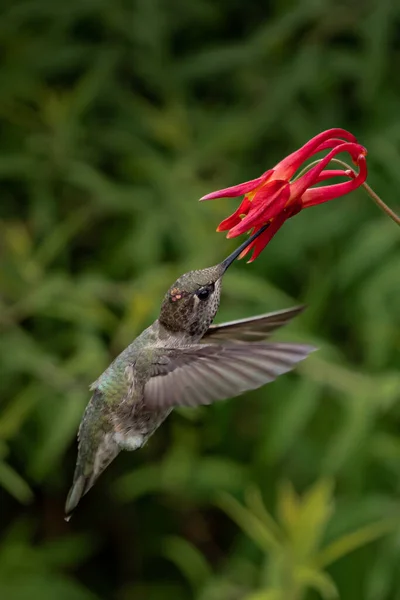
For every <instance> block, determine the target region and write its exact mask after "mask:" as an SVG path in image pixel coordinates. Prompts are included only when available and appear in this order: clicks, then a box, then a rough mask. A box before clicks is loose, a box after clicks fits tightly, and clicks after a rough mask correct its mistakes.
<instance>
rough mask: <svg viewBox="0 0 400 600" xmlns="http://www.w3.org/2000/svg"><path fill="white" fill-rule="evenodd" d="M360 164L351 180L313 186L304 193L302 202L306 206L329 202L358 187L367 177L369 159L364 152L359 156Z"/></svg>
mask: <svg viewBox="0 0 400 600" xmlns="http://www.w3.org/2000/svg"><path fill="white" fill-rule="evenodd" d="M358 165H359V167H360V170H359V172H358V173H357V175H356V176H355V177H354V178H352V179H350V181H344V182H343V183H335V184H333V185H325V186H323V187H319V188H312V189H311V190H307V191H306V192H305V193H304V194H303V195H302V204H303V207H304V208H309V207H310V206H315V205H316V204H322V202H328V200H333V199H334V198H337V197H338V196H344V195H345V194H348V193H349V192H352V191H353V190H355V189H357V188H358V187H360V185H362V184H363V183H364V181H365V180H366V178H367V174H368V170H367V161H366V158H365V156H364V155H363V154H362V155H360V156H359V158H358Z"/></svg>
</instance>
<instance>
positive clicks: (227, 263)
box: [221, 223, 269, 272]
mask: <svg viewBox="0 0 400 600" xmlns="http://www.w3.org/2000/svg"><path fill="white" fill-rule="evenodd" d="M267 227H269V223H267V224H266V225H264V226H263V227H261V229H260V230H259V231H257V233H253V235H252V236H250V237H249V239H247V240H246V241H245V242H243V244H241V245H240V246H239V248H236V250H234V251H233V252H232V254H230V255H229V256H228V257H227V258H226V259H225V260H223V261H222V263H221V267H222V268H223V269H224V272H225V271H226V269H227V268H228V267H230V266H231V264H232V263H233V262H234V261H235V260H236V259H237V257H238V256H239V255H240V254H241V253H242V252H243V250H245V249H246V248H247V246H249V245H250V244H251V243H252V242H254V240H256V239H257V238H258V236H259V235H261V234H262V233H263V232H264V231H265V230H266V229H267Z"/></svg>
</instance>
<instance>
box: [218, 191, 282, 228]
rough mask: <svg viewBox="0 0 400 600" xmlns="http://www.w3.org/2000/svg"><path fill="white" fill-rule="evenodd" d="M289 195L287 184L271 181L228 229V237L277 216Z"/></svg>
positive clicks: (260, 224)
mask: <svg viewBox="0 0 400 600" xmlns="http://www.w3.org/2000/svg"><path fill="white" fill-rule="evenodd" d="M289 195H290V187H289V184H287V183H285V182H283V181H271V182H270V184H267V185H266V186H265V187H263V188H262V189H261V190H260V191H259V192H258V193H257V195H256V196H255V197H254V201H253V202H252V206H251V208H250V210H249V213H248V215H247V217H245V218H244V219H242V221H241V222H240V223H239V224H238V225H235V227H233V228H232V229H231V230H230V232H229V234H228V237H236V236H237V235H240V234H242V233H245V232H246V231H249V229H251V228H252V227H258V226H262V225H264V224H265V223H268V221H270V220H271V219H274V218H275V217H277V216H278V215H279V214H280V213H281V212H282V211H283V209H284V208H285V205H286V203H287V201H288V199H289ZM256 198H257V202H256V201H255V200H256Z"/></svg>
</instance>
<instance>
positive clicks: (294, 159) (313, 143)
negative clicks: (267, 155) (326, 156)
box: [274, 129, 357, 179]
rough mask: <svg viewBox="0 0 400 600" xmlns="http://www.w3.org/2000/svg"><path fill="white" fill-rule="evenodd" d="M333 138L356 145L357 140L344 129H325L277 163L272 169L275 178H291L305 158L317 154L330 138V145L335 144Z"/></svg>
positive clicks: (335, 140) (335, 141)
mask: <svg viewBox="0 0 400 600" xmlns="http://www.w3.org/2000/svg"><path fill="white" fill-rule="evenodd" d="M335 136H340V137H341V138H344V140H346V141H347V142H352V143H357V139H356V138H355V137H354V135H353V134H352V133H350V132H349V131H346V130H345V129H327V130H326V131H323V132H322V133H319V134H318V135H316V136H315V137H313V138H312V139H311V140H310V141H309V142H307V143H306V144H304V146H302V147H301V148H299V149H298V150H296V152H292V154H289V156H287V157H286V158H284V159H283V160H282V161H281V162H280V163H278V164H277V165H276V167H275V169H274V171H275V173H276V176H277V177H279V179H290V178H291V177H293V175H294V174H295V173H296V171H297V169H298V168H299V167H300V165H302V164H303V162H304V161H305V160H306V159H307V158H310V156H312V155H313V154H315V153H316V152H319V151H320V150H319V149H318V148H320V147H321V146H322V147H323V144H326V143H327V140H330V139H331V138H332V142H331V143H335V144H337V143H338V140H337V139H336V138H335ZM325 147H330V146H325Z"/></svg>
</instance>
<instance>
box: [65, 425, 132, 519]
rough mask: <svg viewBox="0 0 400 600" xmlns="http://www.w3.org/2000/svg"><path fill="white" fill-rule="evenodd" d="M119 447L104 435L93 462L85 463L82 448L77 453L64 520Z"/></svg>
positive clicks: (114, 455) (69, 515) (111, 459)
mask: <svg viewBox="0 0 400 600" xmlns="http://www.w3.org/2000/svg"><path fill="white" fill-rule="evenodd" d="M119 452H120V447H119V446H118V444H117V443H116V442H115V440H114V439H113V437H112V436H111V435H105V436H104V437H103V439H102V441H101V443H100V444H99V446H98V447H97V449H96V451H95V454H94V456H93V462H91V461H90V462H89V464H88V462H86V461H85V460H84V457H85V455H84V454H83V455H82V446H81V447H80V448H79V451H78V462H77V465H76V469H75V474H74V482H73V484H72V487H71V489H70V491H69V494H68V497H67V501H66V503H65V518H66V520H67V521H69V520H70V518H71V513H72V512H73V511H74V510H75V508H76V507H77V506H78V504H79V502H80V499H81V498H82V496H84V495H85V494H87V492H88V491H89V490H90V489H91V488H92V487H93V486H94V484H95V483H96V481H97V479H98V477H99V476H100V475H101V473H102V472H103V471H104V469H106V468H107V467H108V465H109V464H110V463H111V462H112V461H113V460H114V458H115V457H116V456H117V455H118V454H119Z"/></svg>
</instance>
